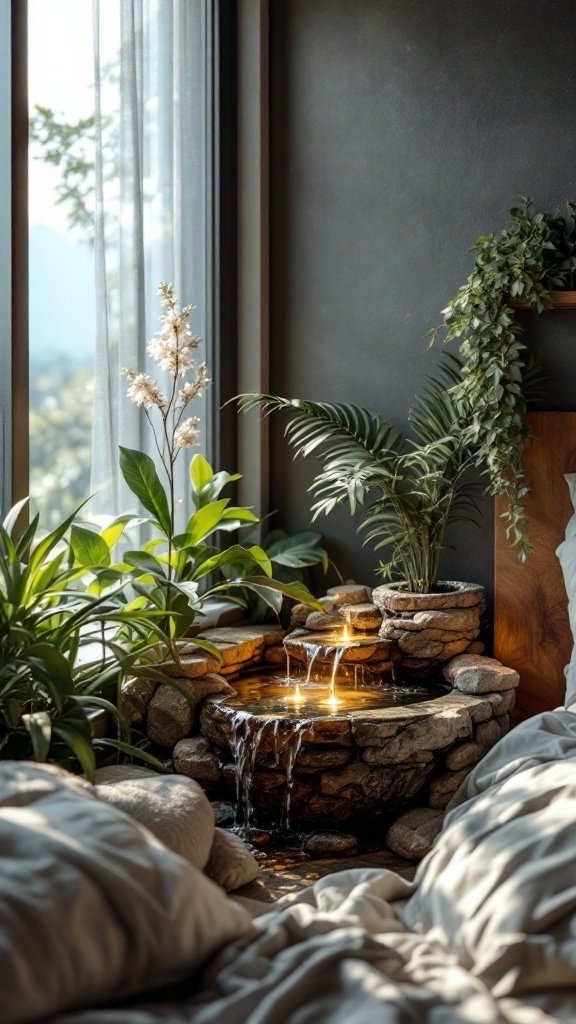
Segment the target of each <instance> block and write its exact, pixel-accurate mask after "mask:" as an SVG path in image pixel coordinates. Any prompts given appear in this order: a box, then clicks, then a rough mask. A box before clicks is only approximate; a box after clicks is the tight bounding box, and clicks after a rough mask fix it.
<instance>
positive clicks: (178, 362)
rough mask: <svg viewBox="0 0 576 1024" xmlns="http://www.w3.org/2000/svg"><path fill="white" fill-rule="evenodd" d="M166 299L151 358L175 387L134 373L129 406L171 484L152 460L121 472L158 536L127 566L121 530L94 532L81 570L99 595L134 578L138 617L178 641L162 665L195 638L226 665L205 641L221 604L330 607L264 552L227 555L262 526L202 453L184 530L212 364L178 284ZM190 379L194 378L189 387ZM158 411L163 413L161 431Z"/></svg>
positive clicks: (80, 547) (81, 555) (129, 455)
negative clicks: (224, 537)
mask: <svg viewBox="0 0 576 1024" xmlns="http://www.w3.org/2000/svg"><path fill="white" fill-rule="evenodd" d="M159 290H160V295H161V298H162V304H163V306H164V314H163V316H162V318H161V323H162V327H161V330H160V332H159V334H158V335H157V336H156V337H155V338H154V339H153V341H152V342H151V343H150V345H149V346H148V350H149V353H150V354H151V355H152V357H153V358H154V359H155V360H156V362H157V363H158V364H159V366H160V368H161V369H163V370H165V371H167V373H168V381H169V387H168V389H167V392H166V393H164V392H163V391H162V390H161V388H160V386H159V385H158V383H157V382H156V381H155V380H152V378H151V377H150V376H149V375H148V374H144V373H136V372H135V371H131V370H128V371H126V375H127V377H128V381H129V387H128V397H129V398H130V399H131V400H132V401H133V402H135V403H136V404H137V405H139V406H141V407H142V408H143V409H144V412H145V414H146V417H147V419H148V421H149V423H150V426H151V430H152V435H153V438H154V440H155V443H156V448H157V451H158V455H159V460H160V464H161V467H162V469H163V472H164V478H165V482H166V483H165V484H163V483H162V481H161V479H160V476H159V474H158V472H157V470H156V466H155V464H154V462H153V460H152V458H151V457H150V456H149V455H147V454H146V453H145V452H141V451H138V450H136V449H130V448H125V447H121V448H120V469H121V472H122V474H123V476H124V479H125V481H126V483H127V484H128V487H129V488H130V490H131V491H132V493H133V494H134V495H135V497H136V498H137V499H138V500H139V502H140V503H141V505H143V507H144V509H145V510H146V512H147V513H148V515H147V516H146V517H145V518H144V520H139V522H140V523H142V522H144V523H145V524H146V525H147V527H148V528H149V530H150V532H151V536H150V539H149V540H147V541H144V542H143V543H142V544H141V545H140V546H139V547H137V548H134V549H130V550H124V551H123V552H122V555H121V560H120V561H115V560H114V548H115V545H116V544H117V543H118V541H119V539H120V534H121V532H122V531H121V529H120V528H119V529H117V531H116V532H115V533H114V532H113V531H112V532H111V531H110V530H109V529H108V530H106V531H100V532H97V531H94V529H93V527H91V526H90V525H89V524H88V525H87V526H86V527H85V528H84V532H83V534H82V535H81V536H79V535H76V544H75V554H76V558H77V560H78V562H79V564H81V565H85V566H86V568H88V566H90V568H91V569H92V571H93V573H94V586H96V587H100V589H102V588H104V591H105V588H106V587H109V586H111V585H114V584H115V581H116V580H117V579H124V578H125V577H126V576H127V575H128V576H129V577H130V580H131V584H132V587H133V589H134V591H135V597H134V598H133V600H132V601H131V602H130V604H129V605H128V609H129V610H131V609H137V608H147V609H149V610H154V611H155V612H156V614H157V615H158V618H159V623H160V625H161V626H162V628H163V629H164V630H165V633H166V635H167V636H168V638H169V641H170V643H169V649H168V650H165V649H164V650H161V652H160V656H161V658H164V657H165V656H167V657H169V658H171V659H173V660H175V661H176V662H177V663H179V660H180V659H179V649H180V648H179V643H178V641H180V640H182V639H183V638H187V637H189V636H190V633H191V631H193V633H194V645H195V646H196V647H197V648H198V649H199V650H202V651H204V652H205V653H207V654H209V655H210V656H211V657H213V658H216V659H219V657H220V655H219V652H218V650H217V649H216V648H215V647H214V645H213V644H211V643H210V642H209V641H207V640H204V639H203V638H202V637H201V636H199V635H198V632H199V629H198V626H199V624H200V626H201V619H202V615H203V610H204V608H205V607H206V603H207V602H208V601H209V599H210V598H211V597H214V596H217V597H222V596H223V595H225V596H227V597H230V596H232V597H233V599H234V600H236V601H237V603H239V604H244V606H247V602H246V601H245V599H244V598H245V595H246V593H247V592H250V593H251V594H252V595H254V596H255V597H257V598H258V600H259V601H260V602H263V603H264V605H265V606H266V607H268V608H271V609H273V611H274V612H276V613H279V611H280V609H281V606H282V603H283V601H284V598H289V599H291V600H293V601H298V602H300V601H304V602H307V603H309V604H312V605H313V606H314V607H317V608H318V609H321V607H322V606H321V605H320V604H319V603H318V602H316V600H315V598H314V597H313V596H312V595H311V594H310V592H309V590H308V588H307V587H305V586H304V585H303V583H301V582H300V581H299V580H297V579H296V580H292V581H288V582H285V581H282V580H279V579H275V578H274V577H273V574H272V562H271V559H270V557H269V555H268V554H267V552H266V551H265V550H264V549H263V548H262V547H261V546H259V545H257V544H250V545H242V544H238V543H233V544H231V545H229V546H224V547H222V546H221V545H220V544H219V543H218V542H217V540H216V539H215V538H216V537H217V536H218V535H221V534H222V533H224V534H226V533H230V532H236V531H238V530H241V529H242V528H245V527H249V526H252V525H254V524H255V523H257V522H258V518H257V516H256V515H255V514H254V512H253V511H252V510H251V509H249V508H244V507H239V506H237V505H233V504H231V501H230V498H227V497H222V492H223V490H224V489H225V488H226V487H227V486H228V485H229V484H231V483H233V482H235V481H236V480H238V479H240V476H239V474H230V473H227V472H223V471H222V472H215V471H214V470H213V469H212V467H211V466H210V464H209V463H208V461H207V460H206V459H205V458H204V457H203V456H202V455H201V454H199V453H196V454H195V455H194V456H193V457H192V459H191V461H190V485H191V502H192V506H193V509H194V511H193V513H192V515H191V516H190V518H189V519H188V521H187V522H186V523H182V524H180V525H178V523H177V518H178V509H177V500H176V494H175V464H176V461H177V459H178V458H179V457H180V455H181V454H182V452H184V451H185V450H186V449H189V448H191V447H193V446H195V445H197V444H198V443H199V437H200V422H199V420H198V418H197V417H194V416H189V415H188V411H189V406H190V403H191V402H193V400H194V399H195V398H197V397H198V396H199V395H200V394H201V392H202V390H203V388H204V387H206V385H207V384H208V383H209V382H208V377H207V372H206V367H205V365H204V364H203V363H201V364H200V365H199V366H197V365H196V364H195V361H194V356H193V353H194V351H195V349H197V347H198V345H199V339H198V338H195V337H193V336H192V334H191V333H190V329H189V316H190V313H191V310H192V307H191V306H186V307H184V308H181V307H180V305H179V303H178V299H177V298H176V296H175V295H174V291H173V289H172V286H171V285H167V284H163V285H160V289H159ZM189 376H191V379H186V378H187V377H189ZM152 410H156V417H157V419H156V423H155V421H154V419H153V418H152ZM156 424H158V426H157V425H156ZM117 522H118V523H121V524H123V527H124V528H125V527H129V525H130V523H131V517H130V516H128V515H127V516H124V517H121V518H120V520H118V521H117ZM95 563H98V564H97V566H96V570H94V566H95ZM187 646H188V647H189V646H190V644H189V643H188V645H187Z"/></svg>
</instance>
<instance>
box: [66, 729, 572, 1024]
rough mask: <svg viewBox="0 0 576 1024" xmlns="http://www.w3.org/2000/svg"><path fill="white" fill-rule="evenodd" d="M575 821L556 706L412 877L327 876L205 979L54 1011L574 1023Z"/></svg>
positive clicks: (457, 808)
mask: <svg viewBox="0 0 576 1024" xmlns="http://www.w3.org/2000/svg"><path fill="white" fill-rule="evenodd" d="M575 819H576V715H574V714H572V713H571V712H570V711H564V710H560V711H556V712H547V713H545V714H542V715H539V716H537V717H536V718H533V719H531V720H529V721H527V722H525V723H523V724H522V725H521V726H519V727H518V728H516V729H515V730H513V732H512V733H510V734H509V735H508V736H507V737H505V739H503V740H502V741H501V742H500V743H499V744H498V745H497V746H496V747H494V748H493V750H492V751H491V752H490V753H489V754H488V755H487V756H486V757H485V758H484V760H483V761H482V762H481V763H480V765H478V766H477V768H476V769H474V771H473V772H472V773H471V774H470V776H469V777H468V779H467V781H466V783H465V784H464V786H463V787H462V788H461V790H460V791H459V792H458V793H457V794H456V797H455V798H454V800H453V801H452V804H451V805H450V811H449V814H448V816H447V820H446V824H445V827H444V830H443V832H442V833H441V835H440V836H439V838H438V839H437V841H436V843H435V846H434V849H433V850H432V852H431V853H430V854H429V855H428V857H427V858H426V859H425V860H424V861H422V863H421V865H420V867H419V869H418V872H417V875H416V879H415V881H414V883H413V884H409V883H407V882H405V881H404V880H402V879H401V878H400V877H399V876H397V875H395V874H394V873H392V872H386V871H375V870H359V871H347V872H341V873H338V874H334V875H331V876H328V877H326V878H324V879H322V880H321V881H320V882H318V883H316V885H315V886H313V887H312V888H310V889H308V890H306V891H305V892H303V893H300V894H298V896H297V897H296V899H295V900H293V902H290V903H284V904H283V905H277V906H276V907H275V908H274V909H273V910H272V911H270V912H269V913H266V914H265V915H263V916H262V917H260V918H258V919H257V920H256V922H255V926H256V931H255V933H254V932H253V933H248V932H244V935H243V937H240V938H237V939H234V940H232V941H231V942H230V943H229V944H228V945H227V946H225V947H224V949H221V950H220V952H219V953H218V954H217V955H216V956H215V957H214V958H213V959H212V960H211V962H210V964H209V965H208V967H207V968H205V969H204V971H203V974H202V977H201V979H198V977H197V978H196V979H195V980H192V979H190V980H186V979H184V980H183V982H182V983H181V984H180V986H179V988H178V989H177V990H171V992H170V994H169V995H168V994H165V995H164V997H159V998H154V999H153V998H148V999H146V998H145V997H144V998H142V999H141V1000H140V1001H136V1002H134V1001H132V1002H131V1003H130V1005H124V1006H123V1007H121V1008H117V1009H114V1008H112V1007H108V1008H102V1009H100V1010H95V1009H92V1010H88V1009H87V1010H83V1011H79V1012H70V1013H67V1014H61V1015H60V1016H58V1017H54V1018H53V1022H54V1024H160V1022H170V1024H185V1022H192V1024H240V1022H250V1024H321V1022H326V1024H372V1022H379V1024H423V1022H427V1024H428V1022H429V1024H499V1022H503V1024H504V1022H508V1024H545V1022H550V1021H563V1022H571V1024H574V1022H575V1021H576V913H575V911H576V825H575ZM190 913H193V908H190ZM173 941H174V946H175V949H177V947H178V935H177V934H175V935H174V937H173Z"/></svg>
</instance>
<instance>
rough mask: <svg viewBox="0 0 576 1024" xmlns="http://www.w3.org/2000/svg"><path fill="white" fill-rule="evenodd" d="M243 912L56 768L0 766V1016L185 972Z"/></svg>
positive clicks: (43, 1011)
mask: <svg viewBox="0 0 576 1024" xmlns="http://www.w3.org/2000/svg"><path fill="white" fill-rule="evenodd" d="M252 934H253V929H252V925H251V923H250V918H249V917H248V915H247V914H246V913H245V912H244V911H243V910H242V909H241V908H240V907H238V906H236V905H235V904H234V903H233V902H232V901H231V900H229V899H228V898H227V897H226V896H225V895H224V893H222V891H221V890H220V889H219V888H218V887H217V886H216V885H214V884H213V883H212V882H211V881H210V880H209V879H207V878H206V877H205V876H204V875H203V874H202V873H201V872H200V871H198V870H197V869H196V868H194V867H192V865H191V864H189V863H187V862H186V861H185V860H184V859H183V858H182V857H178V856H175V855H174V854H173V853H171V852H170V851H169V850H167V849H166V847H165V846H163V845H162V844H161V843H159V842H158V840H157V839H155V838H154V836H152V835H151V834H150V833H149V832H148V831H147V830H146V829H145V828H143V827H142V826H141V825H140V824H139V823H138V822H136V821H133V820H132V819H131V818H130V817H128V815H126V814H123V813H122V812H121V811H120V810H118V808H116V807H112V806H109V805H108V804H106V803H105V802H104V801H103V800H99V799H95V798H94V796H93V795H91V791H90V790H87V789H86V788H85V787H79V786H78V781H77V780H76V779H74V778H71V777H70V776H69V775H68V773H64V772H61V771H59V770H58V769H55V768H50V767H47V766H44V765H38V764H33V763H24V762H13V761H5V762H0V1020H1V1021H3V1022H6V1024H8V1021H9V1022H10V1024H27V1022H31V1021H38V1020H46V1019H48V1018H51V1017H52V1016H54V1015H56V1014H57V1013H62V1012H64V1011H65V1010H72V1009H78V1008H82V1007H90V1008H94V1007H97V1006H98V1005H100V1004H103V1003H106V1002H111V1001H113V1000H119V999H124V998H126V997H128V996H132V995H136V994H137V993H141V992H144V991H146V990H149V989H152V988H157V987H160V986H163V985H167V984H170V983H172V982H174V981H177V980H180V979H183V978H190V977H192V976H193V975H194V974H195V972H197V971H198V970H200V969H201V968H202V967H203V966H204V964H205V963H206V961H207V960H208V959H209V958H210V957H211V956H213V955H214V954H215V953H216V952H217V951H218V950H219V949H220V948H221V947H222V946H224V945H225V944H226V943H228V942H231V941H233V940H236V939H239V938H241V937H243V936H251V935H252Z"/></svg>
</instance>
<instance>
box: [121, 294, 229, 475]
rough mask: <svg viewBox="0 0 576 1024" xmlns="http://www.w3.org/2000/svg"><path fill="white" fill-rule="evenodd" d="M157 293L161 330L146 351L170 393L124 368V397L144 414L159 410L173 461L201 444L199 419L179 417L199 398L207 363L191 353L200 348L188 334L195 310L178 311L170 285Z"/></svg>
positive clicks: (198, 341)
mask: <svg viewBox="0 0 576 1024" xmlns="http://www.w3.org/2000/svg"><path fill="white" fill-rule="evenodd" d="M158 290H159V293H160V296H161V298H162V305H163V307H164V310H165V312H164V314H163V315H162V316H161V318H160V323H161V325H162V326H161V329H160V331H159V332H158V334H156V335H155V336H154V338H152V340H151V341H150V342H149V344H148V346H147V351H148V353H149V355H151V356H152V358H153V359H154V360H155V361H156V362H157V363H158V365H159V367H160V369H161V370H165V371H167V372H168V373H169V374H170V376H171V377H172V387H171V389H169V390H170V394H169V395H165V394H164V392H163V391H162V389H161V388H160V386H159V385H158V383H157V381H155V380H153V379H152V377H151V376H150V374H148V373H137V372H136V371H135V370H129V369H127V370H124V375H125V377H126V378H127V380H128V382H129V385H128V391H127V395H128V398H129V399H130V401H131V402H134V404H135V405H138V406H140V407H143V408H144V409H145V410H146V411H147V410H148V409H150V408H151V407H152V406H156V407H157V408H158V409H159V410H160V413H161V415H162V419H163V427H164V429H163V437H164V438H165V439H167V440H168V446H169V448H170V451H169V452H168V455H169V457H170V461H172V460H173V458H174V457H175V456H176V454H177V453H178V451H179V450H180V449H181V448H190V447H192V446H194V445H197V444H198V443H199V441H200V420H199V419H198V417H197V416H190V417H189V418H188V419H186V420H183V419H182V416H183V413H184V410H185V409H186V407H187V406H188V405H189V403H190V402H191V401H193V399H195V398H198V397H200V395H201V394H202V392H203V391H204V388H205V387H206V386H207V385H208V384H209V383H210V379H209V377H208V371H207V369H206V364H205V363H200V364H199V365H196V363H195V360H194V355H193V353H194V352H195V350H196V349H197V348H198V347H199V345H200V338H198V337H196V336H195V335H193V334H192V332H191V331H190V315H191V313H192V311H193V309H194V308H195V307H194V306H184V307H183V308H181V307H180V305H179V303H178V299H177V297H176V296H175V295H174V289H173V287H172V285H171V284H161V285H160V287H159V289H158ZM191 371H192V372H193V373H194V378H193V379H192V380H188V381H186V382H185V383H183V384H182V386H181V387H179V386H178V382H179V381H181V380H183V378H184V377H185V376H186V375H187V374H188V373H189V372H191ZM147 415H148V413H147ZM168 427H169V428H170V429H169V431H168V429H167V428H168Z"/></svg>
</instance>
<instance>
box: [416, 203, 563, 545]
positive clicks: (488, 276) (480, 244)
mask: <svg viewBox="0 0 576 1024" xmlns="http://www.w3.org/2000/svg"><path fill="white" fill-rule="evenodd" d="M568 209H569V212H570V214H571V215H572V216H574V213H575V211H576V207H575V206H574V205H573V204H571V203H569V204H568ZM510 217H511V220H510V223H509V224H508V225H506V227H504V228H503V229H502V231H500V232H498V233H497V234H490V235H485V236H482V237H481V238H478V239H477V241H476V243H475V244H474V246H473V248H472V251H473V252H474V253H475V254H476V257H475V261H474V267H473V269H472V273H471V274H470V276H469V277H468V280H467V281H466V283H465V284H464V285H463V286H462V287H461V288H460V289H459V291H458V293H457V294H456V296H455V298H454V299H452V301H451V302H449V303H448V305H447V307H446V309H445V310H443V322H442V324H441V326H440V327H439V328H437V329H435V330H434V331H432V332H431V339H432V342H434V341H436V340H438V339H439V338H442V339H443V341H445V342H450V341H459V343H460V356H461V358H462V373H461V379H460V381H459V382H458V384H457V385H456V387H455V389H454V392H453V397H454V401H455V402H456V405H457V407H458V410H459V411H458V418H459V422H460V424H461V427H462V429H463V431H464V441H465V442H466V444H467V445H468V446H469V447H470V448H471V449H472V450H473V451H474V452H475V455H474V459H475V462H476V465H478V466H480V467H482V469H483V470H484V471H485V472H486V474H487V476H488V493H490V494H492V495H503V496H504V497H505V499H506V510H505V512H504V514H503V518H504V519H505V522H506V531H507V536H508V539H509V540H510V541H511V542H512V543H513V544H514V545H516V546H517V548H518V552H519V557H520V558H521V559H524V558H525V557H526V555H527V554H528V553H529V552H530V550H531V546H530V542H529V540H528V537H527V536H526V523H525V519H524V509H523V503H522V499H523V497H524V495H525V494H526V491H527V485H526V481H525V478H524V473H523V469H522V454H523V450H524V444H525V441H526V439H527V437H528V435H529V431H528V428H527V427H526V425H525V423H524V419H523V417H524V414H525V412H526V407H527V401H528V399H529V397H531V396H532V395H533V394H534V391H535V384H537V380H536V375H535V371H534V367H533V366H532V365H531V363H530V362H529V360H528V359H527V349H526V345H525V344H524V342H523V340H522V328H521V326H520V324H519V323H518V320H517V317H516V313H515V310H517V309H518V308H532V309H534V311H535V312H536V313H542V312H543V311H544V310H546V309H551V308H553V307H554V305H556V304H557V305H558V306H559V307H562V306H564V307H566V306H569V305H570V304H571V302H572V301H573V299H574V298H575V295H574V293H572V292H566V289H571V288H572V287H573V286H574V275H575V273H576V232H575V230H574V229H572V230H569V229H568V227H567V225H566V222H565V220H564V218H563V217H560V216H554V215H552V214H550V213H543V212H540V211H537V210H535V209H534V206H533V204H532V202H531V201H530V200H529V199H527V198H524V197H521V203H520V205H519V206H517V207H514V208H512V209H511V210H510ZM567 295H568V296H569V297H568V301H567V299H566V296H567Z"/></svg>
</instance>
